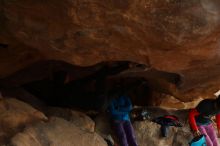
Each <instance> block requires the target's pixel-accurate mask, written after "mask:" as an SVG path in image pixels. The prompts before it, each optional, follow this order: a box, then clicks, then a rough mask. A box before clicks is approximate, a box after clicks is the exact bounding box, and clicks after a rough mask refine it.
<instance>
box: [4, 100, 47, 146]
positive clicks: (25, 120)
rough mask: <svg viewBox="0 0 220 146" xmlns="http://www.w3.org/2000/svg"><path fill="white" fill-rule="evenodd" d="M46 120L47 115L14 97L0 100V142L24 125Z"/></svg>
mask: <svg viewBox="0 0 220 146" xmlns="http://www.w3.org/2000/svg"><path fill="white" fill-rule="evenodd" d="M42 120H47V117H46V116H45V115H44V114H43V113H42V112H40V111H38V110H36V109H34V108H33V107H31V106H30V105H28V104H26V103H24V102H21V101H19V100H17V99H14V98H2V99H1V100H0V131H1V132H0V143H3V142H5V141H6V140H7V139H8V138H10V137H11V136H13V135H14V134H15V133H16V132H18V131H20V130H22V129H23V128H24V127H25V126H26V125H28V124H31V123H35V122H38V121H42Z"/></svg>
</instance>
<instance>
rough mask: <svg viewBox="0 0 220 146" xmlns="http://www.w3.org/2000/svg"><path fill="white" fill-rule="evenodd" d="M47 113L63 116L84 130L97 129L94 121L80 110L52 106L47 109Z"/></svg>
mask: <svg viewBox="0 0 220 146" xmlns="http://www.w3.org/2000/svg"><path fill="white" fill-rule="evenodd" d="M46 115H47V116H54V117H60V118H63V119H65V120H67V121H69V122H70V123H73V124H74V125H76V126H77V127H79V128H81V129H82V130H86V131H88V132H94V129H95V123H94V121H93V120H92V119H91V118H90V117H88V116H87V115H86V114H84V113H82V112H79V111H73V110H71V109H64V108H55V107H50V108H48V109H47V111H46Z"/></svg>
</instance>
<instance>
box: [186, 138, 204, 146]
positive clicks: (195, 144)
mask: <svg viewBox="0 0 220 146" xmlns="http://www.w3.org/2000/svg"><path fill="white" fill-rule="evenodd" d="M189 145H190V146H207V145H206V141H205V136H204V135H201V136H200V137H196V138H194V139H193V140H192V141H191V142H190V143H189Z"/></svg>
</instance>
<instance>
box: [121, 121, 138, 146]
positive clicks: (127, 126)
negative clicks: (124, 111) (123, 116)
mask: <svg viewBox="0 0 220 146" xmlns="http://www.w3.org/2000/svg"><path fill="white" fill-rule="evenodd" d="M123 126H124V130H125V133H126V136H127V141H128V143H129V145H130V146H138V145H137V141H136V139H135V133H134V129H133V126H132V124H131V122H130V121H125V122H124V124H123Z"/></svg>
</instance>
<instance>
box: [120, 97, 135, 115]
mask: <svg viewBox="0 0 220 146" xmlns="http://www.w3.org/2000/svg"><path fill="white" fill-rule="evenodd" d="M124 100H125V106H124V107H120V111H123V112H130V111H131V110H132V104H131V100H130V99H129V97H124Z"/></svg>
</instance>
